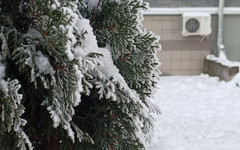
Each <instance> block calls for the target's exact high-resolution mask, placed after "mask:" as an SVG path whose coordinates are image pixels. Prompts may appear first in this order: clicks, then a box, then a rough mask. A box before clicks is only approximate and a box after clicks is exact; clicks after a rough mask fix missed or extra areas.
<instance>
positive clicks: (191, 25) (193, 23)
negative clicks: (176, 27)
mask: <svg viewBox="0 0 240 150" xmlns="http://www.w3.org/2000/svg"><path fill="white" fill-rule="evenodd" d="M185 25H186V30H187V31H188V32H190V33H194V32H197V31H198V29H199V27H200V23H199V21H198V20H197V19H195V18H191V19H189V20H188V21H187V22H186V24H185Z"/></svg>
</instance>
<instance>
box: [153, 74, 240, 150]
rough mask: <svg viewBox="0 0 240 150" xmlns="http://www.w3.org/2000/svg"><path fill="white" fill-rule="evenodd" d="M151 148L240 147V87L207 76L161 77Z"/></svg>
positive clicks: (232, 149)
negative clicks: (157, 112) (158, 111)
mask: <svg viewBox="0 0 240 150" xmlns="http://www.w3.org/2000/svg"><path fill="white" fill-rule="evenodd" d="M153 102H154V103H155V104H157V105H158V106H159V107H160V109H161V112H162V115H159V116H157V115H154V117H155V119H156V122H155V127H154V136H153V139H152V144H151V146H149V149H150V150H240V87H237V86H235V85H234V84H232V83H227V82H223V81H218V79H217V78H214V77H209V76H207V75H200V76H191V77H190V76H189V77H184V76H183V77H181V76H171V77H161V79H160V82H159V85H158V90H157V92H156V94H155V96H154V98H153Z"/></svg>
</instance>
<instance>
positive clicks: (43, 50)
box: [0, 0, 160, 150]
mask: <svg viewBox="0 0 240 150" xmlns="http://www.w3.org/2000/svg"><path fill="white" fill-rule="evenodd" d="M144 9H147V4H146V3H145V2H143V1H141V0H89V1H85V2H84V1H81V0H80V1H79V0H71V1H67V0H21V1H12V0H10V1H0V27H1V29H0V46H1V48H0V94H1V97H0V117H1V122H0V133H1V134H0V150H3V149H4V150H14V149H21V150H28V149H36V150H38V149H39V150H66V149H71V150H79V149H83V150H91V149H92V150H96V149H109V150H117V149H119V150H125V149H132V150H136V149H146V148H145V143H146V142H147V140H149V138H150V134H149V133H150V130H151V126H152V117H151V115H149V112H158V109H157V108H155V107H154V106H153V105H152V104H151V102H149V100H148V98H149V96H150V95H151V93H152V92H153V90H154V87H155V85H156V83H157V81H158V76H159V71H158V70H157V67H158V60H157V57H156V52H157V50H159V48H160V46H159V45H158V40H159V39H158V37H157V36H155V35H154V34H153V33H150V32H146V31H145V30H143V29H142V19H143V18H142V15H141V11H142V10H144Z"/></svg>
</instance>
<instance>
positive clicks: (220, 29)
mask: <svg viewBox="0 0 240 150" xmlns="http://www.w3.org/2000/svg"><path fill="white" fill-rule="evenodd" d="M224 2H225V0H219V8H218V39H217V55H218V56H219V57H221V58H225V59H226V52H225V47H224V45H223V11H224Z"/></svg>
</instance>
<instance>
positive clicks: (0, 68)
mask: <svg viewBox="0 0 240 150" xmlns="http://www.w3.org/2000/svg"><path fill="white" fill-rule="evenodd" d="M5 68H6V67H5V66H4V65H2V64H1V63H0V80H1V79H3V78H4V77H5Z"/></svg>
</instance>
